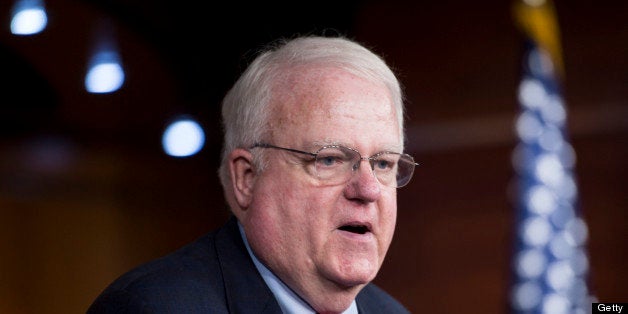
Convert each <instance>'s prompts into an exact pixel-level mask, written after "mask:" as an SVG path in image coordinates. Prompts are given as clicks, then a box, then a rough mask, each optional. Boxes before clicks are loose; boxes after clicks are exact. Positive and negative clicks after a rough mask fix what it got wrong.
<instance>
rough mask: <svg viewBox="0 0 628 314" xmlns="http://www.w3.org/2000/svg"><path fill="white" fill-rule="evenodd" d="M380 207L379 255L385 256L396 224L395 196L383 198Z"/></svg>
mask: <svg viewBox="0 0 628 314" xmlns="http://www.w3.org/2000/svg"><path fill="white" fill-rule="evenodd" d="M379 206H380V215H381V216H380V221H381V227H382V230H383V232H382V237H381V239H380V241H381V247H380V249H381V250H382V252H381V253H383V254H386V251H387V250H388V247H389V245H390V242H391V241H392V238H393V235H394V233H395V227H396V224H397V199H396V194H393V195H391V196H388V197H383V199H382V202H380V204H379Z"/></svg>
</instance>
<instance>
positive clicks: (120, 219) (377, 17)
mask: <svg viewBox="0 0 628 314" xmlns="http://www.w3.org/2000/svg"><path fill="white" fill-rule="evenodd" d="M10 5H11V3H10V2H9V1H5V2H3V3H2V4H0V14H1V20H0V21H2V23H3V24H2V25H8V20H9V17H10V13H9V12H10ZM556 6H557V12H558V18H559V23H560V26H561V31H562V33H561V38H562V43H563V50H564V61H565V68H566V77H565V82H564V87H565V88H564V90H565V94H564V96H565V99H566V105H567V107H568V110H569V111H568V114H569V130H570V139H571V142H572V145H573V146H574V148H575V150H576V153H577V158H578V159H577V165H576V175H577V182H578V185H579V197H580V207H581V209H582V212H583V215H584V217H585V219H586V221H587V223H588V226H589V236H590V237H589V243H588V249H589V253H590V258H591V271H590V277H591V284H590V289H592V291H593V293H594V294H595V295H596V296H597V297H598V299H600V300H602V301H607V300H612V301H617V300H619V301H621V298H622V297H623V298H625V293H624V289H622V287H623V286H625V282H626V281H628V271H626V270H625V267H624V261H625V260H626V257H627V255H628V244H626V242H625V241H624V239H626V238H627V236H628V228H626V227H625V225H626V224H625V221H626V218H627V217H626V216H627V214H626V213H627V211H626V210H625V209H626V208H628V197H627V194H626V186H628V182H627V181H628V179H627V178H628V173H627V172H628V167H626V166H625V160H628V145H627V144H628V62H627V61H626V58H625V56H626V55H628V23H626V22H625V17H626V16H628V6H627V5H625V4H623V3H622V2H619V1H616V2H612V1H606V2H604V4H599V5H597V6H595V7H593V6H591V5H590V4H588V3H585V2H584V1H575V2H574V1H570V2H569V3H567V2H560V3H557V4H556ZM47 8H48V10H49V14H50V16H49V17H50V20H49V27H48V28H47V29H46V30H45V31H44V32H43V33H41V34H38V35H35V36H30V37H16V36H13V35H11V34H10V33H9V32H8V27H7V26H5V27H3V28H2V30H1V31H0V67H1V70H0V76H2V78H3V80H2V82H5V83H2V86H1V87H0V97H1V98H0V123H1V125H0V213H1V216H0V217H2V220H1V222H0V248H1V249H2V251H0V282H1V283H2V284H0V313H74V312H79V313H80V312H84V310H85V309H86V307H87V306H88V305H89V303H90V302H91V301H92V300H93V298H94V297H95V296H96V295H97V294H98V293H99V292H100V291H101V289H103V288H104V287H105V285H106V284H107V283H109V282H110V281H112V280H113V279H115V278H116V277H117V276H119V275H120V274H121V273H122V272H124V271H126V270H128V269H129V268H131V267H133V266H135V265H137V264H139V263H141V262H144V261H147V260H149V259H152V258H155V257H157V256H160V255H163V254H166V253H167V252H169V251H171V250H173V249H175V248H177V247H179V246H181V245H183V244H184V243H186V242H188V241H191V240H193V239H194V238H196V237H198V236H200V235H202V234H203V233H205V232H206V231H208V230H210V229H212V228H215V227H217V226H219V225H221V224H222V223H223V222H224V221H225V220H226V218H227V216H228V211H227V210H226V209H225V206H224V201H223V198H222V190H221V187H220V185H219V183H218V179H217V177H216V169H217V166H218V161H219V159H218V154H219V151H220V145H221V134H220V127H219V120H218V113H219V103H220V100H221V98H222V96H223V95H224V93H225V91H226V90H227V88H228V87H229V86H230V85H231V84H232V83H233V81H234V80H235V79H236V77H237V75H238V74H239V73H240V72H241V71H242V70H243V68H244V67H245V66H246V64H247V62H248V61H250V60H251V58H252V57H253V56H254V52H255V51H256V50H257V49H259V47H261V45H263V44H264V43H267V42H269V41H272V40H274V39H276V38H277V37H282V36H292V35H294V34H297V33H298V34H309V33H313V34H334V33H339V34H343V35H347V36H349V37H351V38H354V39H356V40H358V41H360V42H362V43H364V44H366V45H367V46H369V47H372V48H373V49H374V50H375V51H376V52H378V53H380V54H381V55H383V56H384V58H385V59H386V60H387V61H388V62H389V63H390V64H391V66H393V67H394V68H395V69H396V71H397V72H398V74H399V77H400V79H401V81H402V82H403V85H404V88H405V92H406V96H407V116H408V122H407V123H408V125H407V131H408V145H407V146H408V151H409V153H411V154H413V155H415V158H416V159H417V160H418V161H419V162H420V163H421V166H420V167H418V168H417V171H416V174H415V178H414V179H413V182H411V184H410V185H409V186H407V187H405V188H404V189H402V190H400V191H399V220H398V229H397V232H396V234H395V240H394V242H393V244H392V246H391V248H390V251H389V255H388V257H387V260H386V262H385V264H384V266H383V268H382V270H381V272H380V275H379V276H378V278H377V279H376V282H377V283H378V284H380V285H381V286H382V287H384V288H385V289H386V290H388V291H389V292H390V293H391V294H392V295H394V296H395V297H397V298H398V299H399V300H401V301H402V302H403V303H404V304H405V305H407V307H408V308H409V309H410V310H411V311H412V312H422V311H428V310H429V312H431V313H449V312H464V313H502V312H504V311H505V309H506V307H507V304H508V297H509V285H510V258H511V253H512V243H513V241H514V240H513V237H514V232H515V230H516V225H515V220H514V217H515V214H514V209H513V200H512V199H511V198H510V195H509V192H508V191H509V186H510V182H511V181H512V179H513V177H514V171H513V170H512V166H511V163H510V158H511V157H510V154H511V152H512V150H513V149H514V147H515V145H516V139H515V135H514V131H513V122H514V119H515V114H516V112H517V109H518V104H517V102H516V101H517V100H516V88H517V84H518V76H517V75H518V71H519V65H520V60H519V56H520V54H521V49H522V47H523V43H522V37H521V36H520V34H519V33H518V32H517V30H516V29H515V27H514V25H513V21H512V19H511V16H510V13H511V12H510V6H509V4H508V3H505V2H503V1H497V0H495V1H484V2H467V1H439V2H433V3H414V2H404V1H393V2H388V1H387V2H381V1H351V2H344V4H342V5H339V4H337V3H332V2H331V1H330V2H317V3H316V4H314V3H311V4H310V5H308V6H306V5H295V6H294V7H285V6H279V5H277V6H272V5H271V6H262V5H261V4H259V5H258V6H257V7H248V6H240V5H236V4H228V5H227V6H226V7H220V8H218V7H213V6H210V5H205V6H200V7H199V6H197V7H191V8H187V7H182V6H174V5H172V4H161V3H152V2H150V1H149V2H146V1H130V0H129V1H96V0H92V1H71V0H59V1H54V3H53V2H49V3H47ZM103 25H104V26H103ZM101 27H106V28H109V29H110V30H112V31H114V34H115V36H116V38H117V40H118V45H119V47H120V52H121V55H122V59H123V63H124V66H125V68H126V70H127V80H126V82H125V85H124V86H123V88H122V89H121V90H120V91H118V92H116V93H113V94H107V95H92V94H88V93H86V92H85V91H84V90H83V88H82V76H83V74H84V71H85V63H86V54H87V52H88V51H90V49H91V48H90V47H91V46H90V45H91V44H92V41H93V38H94V36H95V35H94V34H97V31H98V30H99V29H100V28H101ZM181 113H186V114H192V115H193V116H195V117H196V118H197V119H198V120H199V121H200V122H201V123H202V124H203V126H204V127H205V129H206V131H207V132H208V134H207V135H208V139H207V143H206V146H205V147H204V149H203V150H202V151H201V152H200V153H199V154H198V155H195V156H192V157H188V158H171V157H168V156H166V155H164V154H163V152H162V151H161V147H160V136H161V132H162V131H163V128H164V126H165V124H166V123H167V122H168V121H169V120H170V119H172V118H173V117H174V116H176V115H177V114H181Z"/></svg>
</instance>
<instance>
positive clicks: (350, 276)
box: [336, 265, 377, 288]
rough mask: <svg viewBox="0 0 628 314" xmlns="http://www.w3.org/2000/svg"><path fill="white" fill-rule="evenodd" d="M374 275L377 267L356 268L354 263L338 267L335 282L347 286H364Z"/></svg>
mask: <svg viewBox="0 0 628 314" xmlns="http://www.w3.org/2000/svg"><path fill="white" fill-rule="evenodd" d="M375 275H377V269H373V268H366V269H365V268H360V267H357V268H356V267H355V266H354V265H350V266H349V267H346V266H345V267H341V268H340V270H339V272H338V274H337V280H336V282H337V283H339V284H340V285H342V286H344V287H347V288H352V287H356V286H364V285H366V284H367V283H369V282H371V281H372V280H373V279H375Z"/></svg>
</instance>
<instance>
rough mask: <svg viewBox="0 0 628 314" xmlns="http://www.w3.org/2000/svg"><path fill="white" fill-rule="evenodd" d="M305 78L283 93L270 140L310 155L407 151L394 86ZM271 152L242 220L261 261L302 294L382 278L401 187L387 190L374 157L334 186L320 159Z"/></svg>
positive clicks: (341, 76) (336, 73) (276, 102)
mask: <svg viewBox="0 0 628 314" xmlns="http://www.w3.org/2000/svg"><path fill="white" fill-rule="evenodd" d="M295 72H296V74H293V75H288V76H286V77H285V78H284V79H283V81H282V82H280V83H279V84H277V85H276V86H275V89H274V90H273V95H274V97H273V100H272V105H271V106H272V108H273V111H272V113H271V116H272V118H271V122H270V128H271V130H272V132H271V135H270V136H269V138H268V139H267V141H268V142H269V144H272V145H276V146H281V147H288V148H293V149H298V150H303V151H308V152H315V151H317V150H318V149H319V148H321V147H322V146H324V145H325V144H339V145H344V146H347V147H351V148H354V149H356V150H357V151H359V152H360V154H361V155H362V156H363V157H368V156H372V155H374V154H376V153H378V152H381V151H391V150H392V151H396V152H400V151H401V149H402V143H401V130H400V129H399V127H398V124H397V119H396V114H397V113H396V112H395V109H394V106H393V103H392V100H391V99H390V95H389V92H388V90H387V89H386V88H385V86H384V85H381V84H374V83H371V82H368V81H366V80H364V79H362V78H359V77H357V76H354V75H352V74H349V73H347V72H344V71H341V70H338V69H333V68H322V69H321V68H318V69H315V68H304V69H300V70H298V71H293V73H295ZM260 150H261V149H260ZM261 152H262V151H255V150H254V151H253V153H254V154H256V153H261ZM263 153H264V154H265V156H266V159H267V167H266V168H265V169H264V171H262V172H261V173H260V174H258V177H257V178H256V182H255V187H254V192H253V198H252V202H251V205H250V207H249V208H248V209H247V214H246V215H245V216H244V219H242V220H243V221H242V224H243V225H244V228H245V231H246V234H247V238H248V240H249V242H250V244H251V247H252V248H253V250H254V252H255V254H256V255H257V257H258V258H259V259H260V260H261V261H262V262H263V263H264V264H265V265H266V266H268V267H269V268H270V269H271V270H272V271H273V272H274V273H275V274H277V275H278V276H279V277H280V278H281V279H282V280H283V281H284V282H286V283H287V284H288V285H289V286H290V287H291V288H293V289H295V290H296V291H297V292H298V293H299V294H301V295H302V296H303V295H308V294H311V293H315V291H329V289H347V288H351V289H352V288H355V287H359V288H361V287H362V286H363V285H364V284H366V283H368V282H369V281H371V280H373V278H374V277H375V275H376V274H377V271H378V270H379V268H380V266H381V264H382V262H383V260H384V256H385V255H386V251H387V250H388V247H389V245H390V242H391V240H392V236H393V232H394V228H395V221H396V215H397V204H396V189H395V188H393V187H386V186H382V185H381V184H380V183H379V182H378V181H377V179H376V178H375V177H374V175H373V173H372V170H371V168H370V165H369V163H368V162H366V161H362V162H361V163H360V167H359V169H358V170H357V171H355V172H354V174H353V176H352V178H351V179H350V180H349V181H348V182H346V183H343V184H339V185H333V186H329V185H325V184H323V183H321V182H320V181H319V180H318V178H317V177H316V174H315V173H314V172H313V171H312V164H313V161H312V159H313V158H312V157H311V156H307V155H301V154H296V153H293V152H287V151H283V150H275V149H263Z"/></svg>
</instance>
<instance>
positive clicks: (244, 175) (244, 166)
mask: <svg viewBox="0 0 628 314" xmlns="http://www.w3.org/2000/svg"><path fill="white" fill-rule="evenodd" d="M229 174H230V176H231V185H232V188H233V195H234V197H235V201H236V203H237V204H238V207H240V209H241V210H246V209H247V208H248V207H249V205H250V204H251V200H252V198H253V187H254V185H255V178H256V176H257V172H256V169H255V168H254V165H253V155H252V154H251V152H249V151H248V150H246V149H242V148H236V149H234V150H233V151H232V152H231V153H230V154H229Z"/></svg>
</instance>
